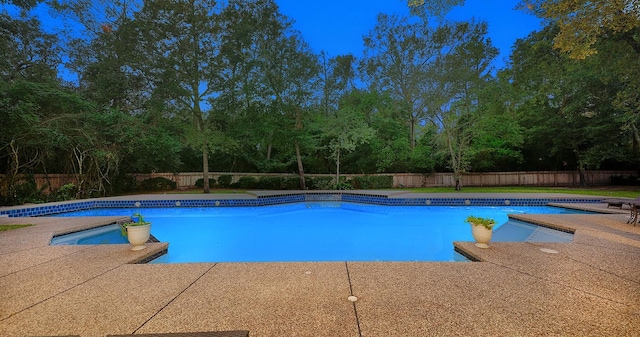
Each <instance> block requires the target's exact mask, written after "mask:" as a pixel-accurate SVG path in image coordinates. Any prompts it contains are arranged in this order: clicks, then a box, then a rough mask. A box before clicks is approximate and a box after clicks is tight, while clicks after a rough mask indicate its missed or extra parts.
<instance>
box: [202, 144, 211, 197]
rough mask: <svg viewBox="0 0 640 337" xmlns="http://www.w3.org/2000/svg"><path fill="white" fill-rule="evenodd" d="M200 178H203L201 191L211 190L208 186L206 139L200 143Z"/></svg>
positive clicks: (207, 191)
mask: <svg viewBox="0 0 640 337" xmlns="http://www.w3.org/2000/svg"><path fill="white" fill-rule="evenodd" d="M202 178H203V179H204V188H203V191H202V192H203V193H209V192H211V190H210V186H209V149H208V146H207V142H206V141H204V143H203V144H202Z"/></svg>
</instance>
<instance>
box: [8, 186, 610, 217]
mask: <svg viewBox="0 0 640 337" xmlns="http://www.w3.org/2000/svg"><path fill="white" fill-rule="evenodd" d="M322 201H344V202H352V203H360V204H372V205H383V206H546V205H547V204H549V203H585V204H586V203H600V202H601V200H600V199H594V198H588V199H585V198H389V197H388V196H386V195H377V194H363V193H349V192H327V193H319V192H309V193H290V194H281V195H274V196H259V197H257V198H255V199H219V200H216V199H207V200H202V199H191V200H177V199H175V200H135V199H134V200H80V201H77V202H66V203H63V204H51V205H41V206H39V205H32V206H24V207H22V208H12V209H10V210H3V211H0V216H8V217H29V216H46V215H53V214H58V213H66V212H73V211H80V210H86V209H93V208H137V207H143V208H153V207H167V208H168V207H246V206H269V205H280V204H288V203H296V202H322Z"/></svg>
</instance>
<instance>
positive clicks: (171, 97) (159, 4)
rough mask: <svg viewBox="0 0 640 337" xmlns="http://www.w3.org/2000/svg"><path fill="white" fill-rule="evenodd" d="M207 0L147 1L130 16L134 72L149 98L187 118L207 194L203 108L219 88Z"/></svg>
mask: <svg viewBox="0 0 640 337" xmlns="http://www.w3.org/2000/svg"><path fill="white" fill-rule="evenodd" d="M216 9H217V8H216V4H215V2H214V1H213V0H180V1H171V0H160V1H155V2H147V3H145V4H144V6H143V8H142V9H141V11H140V12H137V13H136V14H135V20H134V21H133V22H132V24H134V25H135V30H136V38H137V40H138V43H137V44H135V45H132V46H130V47H132V48H133V49H134V51H135V53H138V55H144V59H139V62H140V63H138V64H136V65H135V68H136V69H141V71H143V72H145V73H146V76H147V78H150V79H152V80H153V88H154V91H153V95H155V96H159V97H160V98H161V101H163V102H164V104H165V105H166V106H171V107H172V108H173V109H174V110H175V111H177V112H181V111H182V112H186V113H188V114H189V115H190V116H191V119H192V122H193V124H192V128H191V129H190V130H191V131H192V132H190V136H189V137H188V139H189V140H190V142H191V144H193V145H194V146H196V147H199V148H200V149H201V153H202V170H203V177H204V192H205V193H208V192H209V151H210V139H211V138H213V137H214V133H213V131H212V130H211V129H210V128H209V125H208V124H207V123H206V120H207V117H208V111H207V110H206V107H205V106H204V105H203V104H205V103H206V101H207V99H209V98H210V97H212V96H213V95H214V94H215V93H218V92H219V91H220V88H221V78H220V75H219V71H218V69H219V64H218V56H219V52H220V35H219V33H220V30H219V25H218V12H217V10H216Z"/></svg>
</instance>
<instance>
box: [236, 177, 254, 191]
mask: <svg viewBox="0 0 640 337" xmlns="http://www.w3.org/2000/svg"><path fill="white" fill-rule="evenodd" d="M236 184H237V186H233V187H237V188H241V189H255V188H257V186H258V179H256V178H255V177H240V179H238V182H237V183H236Z"/></svg>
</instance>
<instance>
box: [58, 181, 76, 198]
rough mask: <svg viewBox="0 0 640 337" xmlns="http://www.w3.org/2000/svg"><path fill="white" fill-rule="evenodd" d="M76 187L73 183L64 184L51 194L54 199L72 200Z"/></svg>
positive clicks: (74, 196)
mask: <svg viewBox="0 0 640 337" xmlns="http://www.w3.org/2000/svg"><path fill="white" fill-rule="evenodd" d="M76 194H78V188H77V187H76V185H74V184H73V183H68V184H64V185H63V186H62V187H60V188H59V189H58V190H57V191H56V192H55V193H54V195H53V197H54V199H55V201H65V200H72V199H75V198H76Z"/></svg>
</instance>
